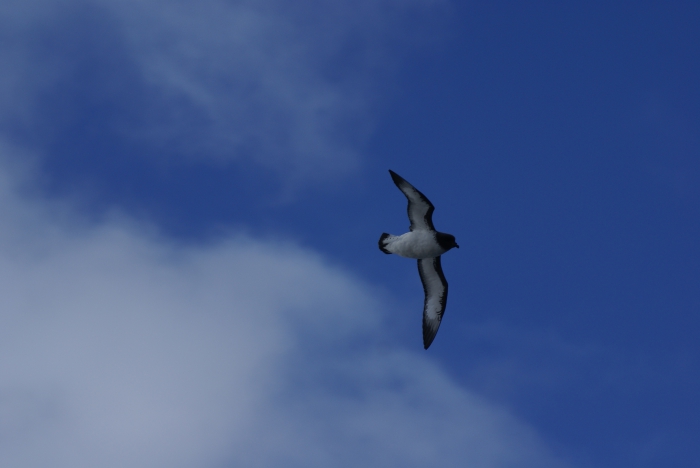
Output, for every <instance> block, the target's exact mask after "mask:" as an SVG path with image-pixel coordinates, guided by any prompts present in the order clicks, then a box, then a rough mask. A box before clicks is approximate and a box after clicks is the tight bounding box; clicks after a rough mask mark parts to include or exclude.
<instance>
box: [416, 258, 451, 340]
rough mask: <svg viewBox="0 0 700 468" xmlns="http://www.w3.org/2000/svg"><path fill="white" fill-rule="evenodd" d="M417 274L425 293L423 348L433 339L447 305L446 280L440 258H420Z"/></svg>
mask: <svg viewBox="0 0 700 468" xmlns="http://www.w3.org/2000/svg"><path fill="white" fill-rule="evenodd" d="M418 273H420V280H421V282H422V283H423V290H424V291H425V302H424V304H423V347H424V348H425V349H428V346H430V344H431V343H432V342H433V340H434V339H435V335H436V334H437V331H438V328H440V321H441V320H442V314H444V313H445V306H446V305H447V280H446V279H445V275H444V274H443V273H442V266H441V265H440V257H435V258H421V259H419V260H418Z"/></svg>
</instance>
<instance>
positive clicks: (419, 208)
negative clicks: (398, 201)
mask: <svg viewBox="0 0 700 468" xmlns="http://www.w3.org/2000/svg"><path fill="white" fill-rule="evenodd" d="M389 173H390V174H391V179H392V180H393V181H394V183H395V184H396V186H397V187H398V188H399V190H401V191H402V192H403V194H404V195H406V198H408V219H409V220H410V221H411V227H410V228H409V229H410V230H411V231H414V230H416V229H419V230H421V229H428V230H431V231H434V230H435V228H434V227H433V211H434V210H435V207H434V206H433V204H432V203H430V200H428V198H427V197H426V196H425V195H423V194H422V193H420V192H419V191H418V190H416V188H415V187H414V186H413V185H411V184H409V183H408V181H406V179H404V178H403V177H401V176H400V175H398V174H397V173H396V172H394V171H392V170H389Z"/></svg>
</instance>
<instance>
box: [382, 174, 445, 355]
mask: <svg viewBox="0 0 700 468" xmlns="http://www.w3.org/2000/svg"><path fill="white" fill-rule="evenodd" d="M389 174H391V178H392V180H393V181H394V183H395V184H396V186H397V187H398V188H399V190H401V191H402V192H403V194H404V195H406V198H408V219H409V221H411V226H410V227H409V229H410V232H407V233H406V234H401V235H400V236H394V235H392V234H387V233H386V232H385V233H383V234H382V235H381V237H380V238H379V250H381V251H382V252H384V253H385V254H392V253H393V254H396V255H399V256H401V257H408V258H417V259H418V273H419V274H420V280H421V282H422V283H423V291H424V292H425V302H424V303H423V347H424V348H425V349H428V347H429V346H430V344H431V343H432V342H433V340H434V339H435V335H436V334H437V331H438V328H439V327H440V321H441V320H442V315H443V314H444V313H445V306H446V304H447V280H446V279H445V275H444V274H443V273H442V266H441V265H440V255H442V254H444V253H445V252H447V251H448V250H450V249H451V248H453V247H457V248H459V245H457V242H456V241H455V236H453V235H452V234H445V233H444V232H438V231H436V230H435V227H434V226H433V211H434V210H435V207H434V206H433V204H432V203H430V200H428V199H427V198H426V196H425V195H423V194H422V193H420V192H419V191H418V190H416V188H415V187H414V186H413V185H411V184H409V183H408V182H407V181H406V179H404V178H403V177H401V176H400V175H398V174H397V173H396V172H394V171H392V170H389Z"/></svg>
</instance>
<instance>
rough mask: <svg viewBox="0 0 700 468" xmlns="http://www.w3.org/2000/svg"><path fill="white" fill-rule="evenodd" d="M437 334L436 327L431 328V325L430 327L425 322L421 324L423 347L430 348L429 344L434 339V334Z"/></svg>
mask: <svg viewBox="0 0 700 468" xmlns="http://www.w3.org/2000/svg"><path fill="white" fill-rule="evenodd" d="M436 335H437V329H435V330H433V329H432V327H430V326H429V325H427V324H425V323H424V324H423V349H426V350H427V349H428V348H430V345H431V344H433V340H434V339H435V336H436Z"/></svg>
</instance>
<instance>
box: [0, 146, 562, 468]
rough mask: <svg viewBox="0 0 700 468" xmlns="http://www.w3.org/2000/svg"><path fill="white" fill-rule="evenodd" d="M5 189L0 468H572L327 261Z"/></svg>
mask: <svg viewBox="0 0 700 468" xmlns="http://www.w3.org/2000/svg"><path fill="white" fill-rule="evenodd" d="M3 151H4V152H5V153H6V157H5V158H4V160H5V161H7V153H8V152H12V150H8V149H7V148H5V149H4V150H3ZM13 157H16V156H13ZM0 177H2V179H3V184H2V187H3V188H2V191H1V192H0V197H1V199H0V206H2V207H3V209H2V210H1V211H0V355H1V356H2V359H0V464H2V465H3V466H22V467H45V466H52V467H57V468H61V467H71V468H76V467H88V466H89V467H122V466H134V467H153V466H173V467H178V466H183V467H184V466H203V467H206V466H228V465H229V464H230V466H256V467H260V466H329V465H332V466H381V467H387V466H401V467H410V466H426V465H443V466H474V467H505V466H519V467H530V466H532V467H534V466H537V467H555V466H565V464H564V463H562V462H560V461H558V460H557V459H556V457H554V456H553V455H552V454H551V452H550V451H549V450H548V449H547V447H546V446H545V444H544V443H543V442H542V441H541V440H540V439H539V438H538V436H537V435H536V433H535V432H534V431H533V430H532V429H531V428H529V427H527V425H526V424H524V423H522V422H520V421H518V420H517V419H516V418H514V417H513V416H511V415H509V414H508V412H507V411H506V410H505V409H503V408H499V407H497V406H495V405H493V404H491V403H489V402H488V401H485V400H483V399H481V398H479V397H477V396H476V395H475V394H473V393H471V392H470V391H468V390H467V389H464V388H462V387H460V386H459V385H457V384H455V382H453V381H451V380H450V378H449V377H448V376H447V375H446V374H445V373H444V372H443V371H442V370H441V369H440V367H439V366H438V365H437V364H436V363H435V362H433V361H432V360H431V359H430V358H429V357H426V356H425V354H423V353H422V352H413V351H407V350H405V349H403V348H401V347H400V346H398V345H397V344H392V343H391V342H390V340H389V342H387V340H385V339H380V337H381V336H382V335H383V334H384V333H383V332H384V318H385V317H386V311H385V309H386V307H387V306H386V304H384V303H383V302H382V300H381V299H379V298H378V297H377V295H376V294H375V293H373V292H372V288H370V287H368V286H367V285H366V284H363V283H362V281H360V280H358V279H357V278H355V277H353V276H351V275H349V274H348V273H346V272H344V271H343V270H341V269H339V268H337V267H334V266H332V265H329V263H328V262H327V261H325V260H324V259H323V257H321V256H319V255H318V254H316V253H314V252H312V251H309V250H307V249H302V248H300V247H298V246H295V245H293V244H287V243H284V242H281V241H272V240H267V241H265V240H254V239H251V238H248V237H245V236H241V235H235V234H232V235H231V236H230V237H228V238H227V239H223V240H221V241H219V242H218V243H215V244H212V245H208V246H199V247H191V246H189V247H187V246H182V245H177V244H173V243H171V242H169V241H168V240H166V239H163V238H161V237H159V236H157V235H155V234H153V233H152V232H150V231H149V230H148V229H147V228H145V227H144V226H140V225H138V224H135V223H134V222H132V221H129V219H128V218H126V217H118V216H114V217H113V218H112V220H111V221H108V222H104V223H102V224H99V225H93V226H90V225H87V224H84V223H80V222H79V220H78V219H77V218H75V216H74V215H72V214H71V211H70V208H69V207H63V208H61V207H60V206H54V205H47V204H46V202H41V201H36V200H34V201H31V200H28V199H26V198H22V197H20V196H19V195H17V192H16V190H15V189H13V188H12V187H13V186H15V185H17V183H18V182H17V181H18V176H17V171H16V170H13V171H10V170H9V169H7V165H4V167H3V169H2V170H0ZM57 213H58V214H57ZM378 342H382V343H383V344H382V345H381V346H377V345H376V343H378ZM373 343H374V344H373Z"/></svg>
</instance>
